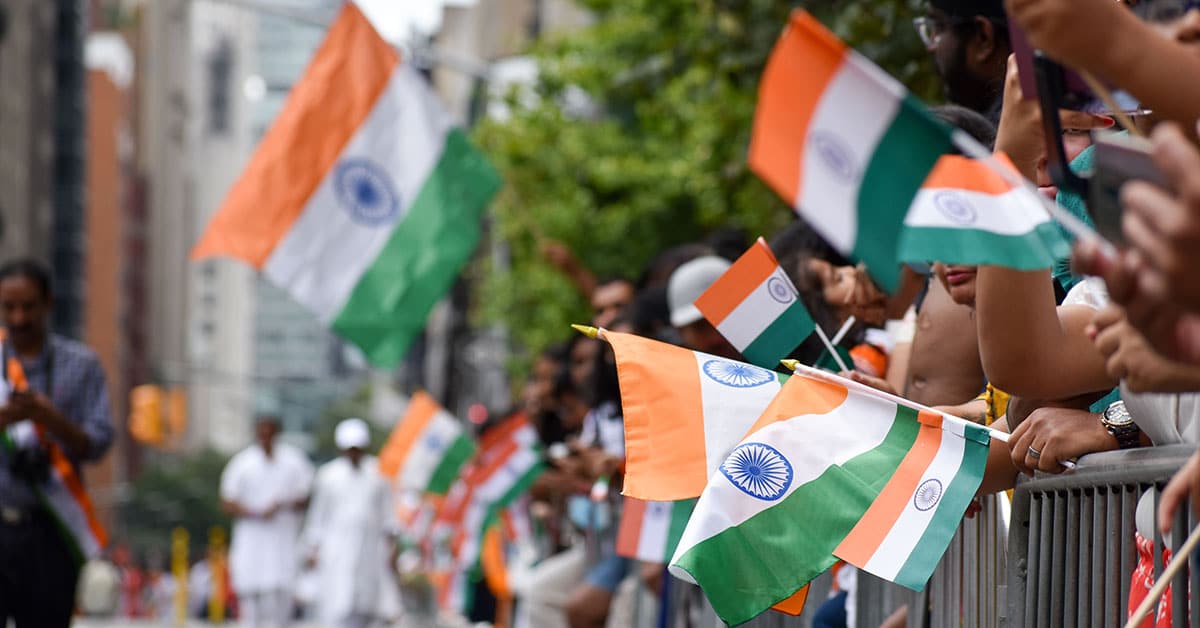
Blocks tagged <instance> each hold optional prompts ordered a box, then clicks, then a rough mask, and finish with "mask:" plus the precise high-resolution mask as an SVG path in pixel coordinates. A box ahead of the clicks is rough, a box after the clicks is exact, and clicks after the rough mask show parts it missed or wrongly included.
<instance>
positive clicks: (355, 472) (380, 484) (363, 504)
mask: <svg viewBox="0 0 1200 628" xmlns="http://www.w3.org/2000/svg"><path fill="white" fill-rule="evenodd" d="M334 440H335V441H336V443H337V446H338V449H339V450H341V452H342V455H341V456H339V457H338V458H336V459H334V460H332V461H331V462H329V463H327V464H325V465H324V466H322V467H321V469H320V470H319V471H318V472H317V481H316V484H315V486H314V489H313V502H312V506H311V507H310V508H309V511H308V520H307V521H306V523H305V529H304V541H305V545H306V547H307V548H308V552H309V554H308V556H309V561H311V562H312V563H315V567H316V570H317V579H318V581H319V583H320V586H319V588H318V590H319V591H320V593H319V594H318V596H317V609H318V616H319V617H320V619H321V622H322V625H324V626H329V627H330V628H365V627H366V626H368V625H370V624H371V622H372V621H374V620H375V619H377V618H379V617H380V611H381V607H382V602H383V600H384V598H385V597H387V596H388V594H389V593H390V592H389V591H388V590H387V587H394V586H395V584H394V581H393V580H392V578H391V572H390V571H389V564H388V561H389V560H391V561H392V562H393V563H394V562H395V548H396V544H395V542H394V533H395V531H396V530H397V526H396V520H395V515H394V509H393V508H392V499H391V486H390V485H389V483H388V481H387V480H386V479H385V478H384V477H383V475H381V474H380V473H379V469H378V464H377V461H376V459H375V457H374V456H368V455H367V454H366V453H365V451H366V449H367V447H368V446H369V445H370V433H369V431H368V430H367V424H366V423H365V422H364V421H363V420H362V419H346V420H345V421H342V422H341V423H339V424H338V426H337V429H336V431H335V432H334Z"/></svg>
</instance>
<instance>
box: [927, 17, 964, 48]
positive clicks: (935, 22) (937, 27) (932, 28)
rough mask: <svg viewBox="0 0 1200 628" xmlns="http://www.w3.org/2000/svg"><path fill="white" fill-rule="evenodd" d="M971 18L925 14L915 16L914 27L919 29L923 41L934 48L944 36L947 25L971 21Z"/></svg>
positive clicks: (928, 46)
mask: <svg viewBox="0 0 1200 628" xmlns="http://www.w3.org/2000/svg"><path fill="white" fill-rule="evenodd" d="M969 21H970V19H969V18H961V17H944V18H943V17H933V16H930V15H923V16H921V17H914V18H913V28H915V29H917V35H919V36H920V37H921V43H922V44H925V47H926V48H933V47H934V46H936V45H938V41H939V40H940V39H941V37H942V33H944V32H945V31H946V27H947V26H952V25H954V24H963V23H966V22H969Z"/></svg>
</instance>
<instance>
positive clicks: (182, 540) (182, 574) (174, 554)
mask: <svg viewBox="0 0 1200 628" xmlns="http://www.w3.org/2000/svg"><path fill="white" fill-rule="evenodd" d="M171 574H172V575H173V576H174V578H175V625H176V626H184V625H186V624H187V608H188V587H187V585H188V533H187V530H185V529H183V527H178V528H175V529H174V530H172V531H171Z"/></svg>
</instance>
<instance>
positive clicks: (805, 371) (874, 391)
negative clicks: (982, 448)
mask: <svg viewBox="0 0 1200 628" xmlns="http://www.w3.org/2000/svg"><path fill="white" fill-rule="evenodd" d="M780 363H781V364H783V365H784V366H785V367H787V368H789V369H791V370H792V371H793V372H794V373H798V374H801V375H809V376H811V377H815V378H817V379H824V380H825V381H829V382H833V383H835V384H837V385H839V386H845V387H846V388H850V389H853V390H856V391H859V392H861V393H865V394H868V395H871V396H874V397H881V398H883V399H886V400H888V401H890V402H892V403H895V404H898V405H901V406H905V407H908V408H913V409H914V410H921V411H924V412H931V413H933V414H936V415H939V416H941V417H944V418H947V419H950V420H952V421H958V422H960V423H972V424H973V425H979V424H978V423H974V422H972V421H967V420H966V419H964V418H962V417H957V416H954V415H953V414H950V413H947V412H942V411H941V410H938V409H936V408H930V407H929V406H926V405H923V404H919V403H917V402H915V401H911V400H909V399H905V398H903V397H899V396H896V395H893V394H892V393H889V392H884V391H882V390H879V389H878V388H872V387H870V386H867V385H866V384H860V383H859V382H856V381H854V380H852V379H848V378H845V377H842V376H840V375H837V374H836V373H827V372H825V371H822V370H821V369H815V368H813V367H811V366H808V365H805V364H803V363H801V362H800V360H780ZM979 427H982V428H984V429H986V430H988V433H990V434H991V436H992V438H994V439H996V440H999V441H1003V442H1006V443H1007V442H1008V433H1007V432H1001V431H1000V430H997V429H995V428H992V427H989V426H986V425H979Z"/></svg>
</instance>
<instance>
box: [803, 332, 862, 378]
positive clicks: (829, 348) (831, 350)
mask: <svg viewBox="0 0 1200 628" xmlns="http://www.w3.org/2000/svg"><path fill="white" fill-rule="evenodd" d="M813 328H814V330H815V331H816V332H817V336H818V337H819V338H820V339H821V342H822V343H823V344H824V345H825V350H826V351H828V352H829V354H830V355H832V356H833V360H834V362H837V365H838V368H840V369H842V370H843V371H849V370H850V367H848V366H846V361H845V360H843V359H842V356H841V355H839V354H838V352H837V349H836V348H835V347H834V346H833V343H832V342H830V341H829V336H826V335H825V330H824V329H821V325H820V324H817V323H813ZM792 370H795V369H792Z"/></svg>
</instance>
